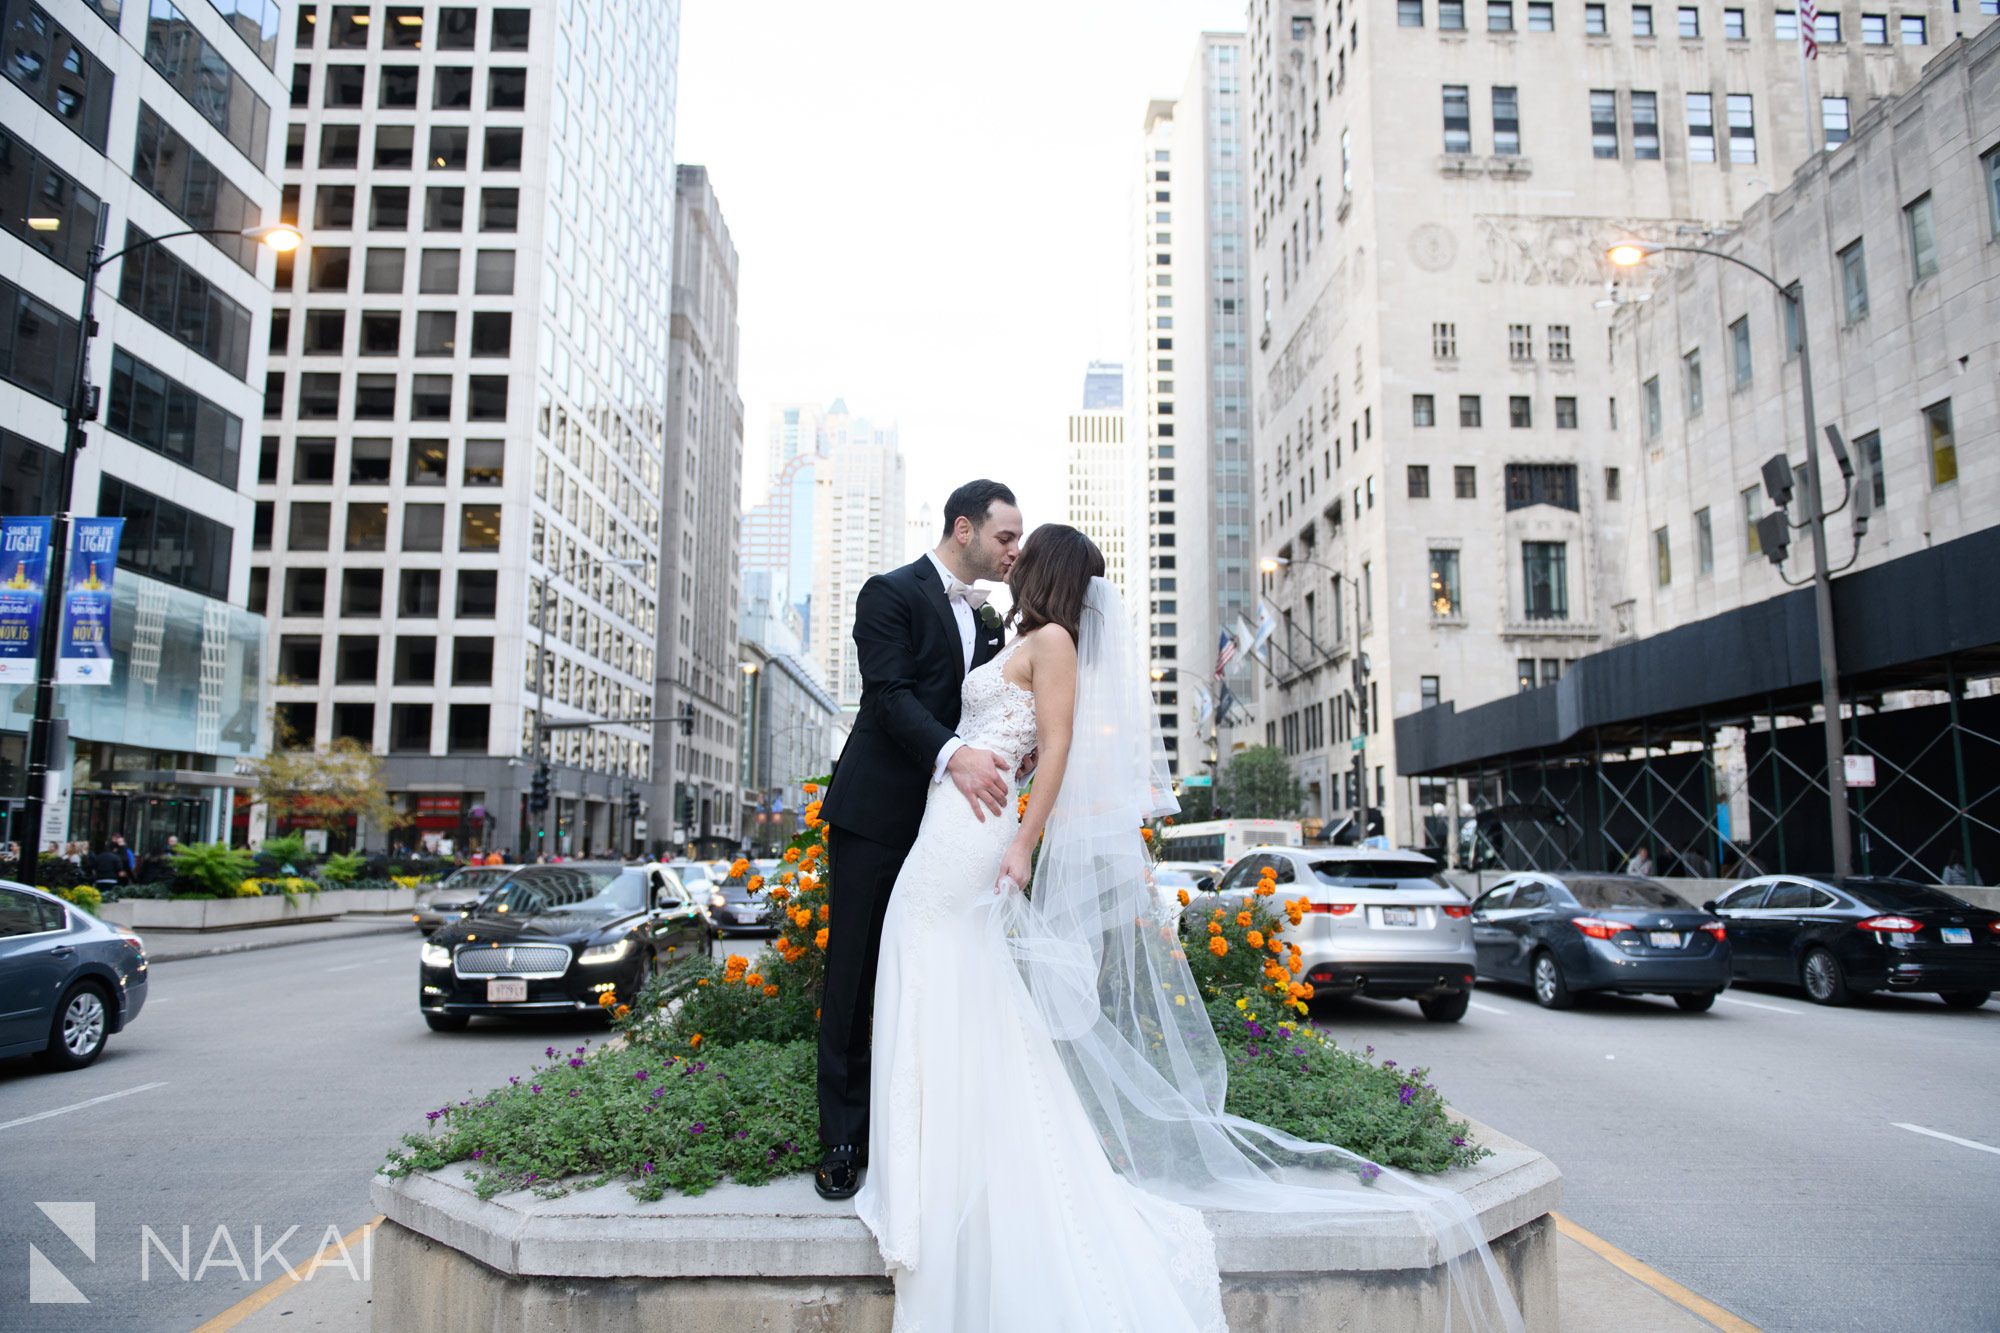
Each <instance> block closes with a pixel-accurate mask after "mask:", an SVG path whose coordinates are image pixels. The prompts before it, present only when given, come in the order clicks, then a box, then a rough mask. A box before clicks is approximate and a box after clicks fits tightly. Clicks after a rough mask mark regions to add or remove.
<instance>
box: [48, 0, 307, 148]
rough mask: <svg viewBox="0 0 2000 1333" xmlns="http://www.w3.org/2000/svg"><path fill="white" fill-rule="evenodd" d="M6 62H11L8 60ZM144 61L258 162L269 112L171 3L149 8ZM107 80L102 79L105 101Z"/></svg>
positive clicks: (159, 0)
mask: <svg viewBox="0 0 2000 1333" xmlns="http://www.w3.org/2000/svg"><path fill="white" fill-rule="evenodd" d="M10 44H11V39H10ZM10 56H11V53H10ZM8 63H9V64H10V65H11V64H13V61H12V59H11V58H10V60H9V62H8ZM91 63H92V64H95V63H96V62H95V61H92V62H91ZM146 63H147V64H149V65H151V66H152V67H153V68H154V69H155V70H156V71H158V73H159V75H160V77H161V78H163V79H165V80H166V82H167V86H168V87H170V88H172V89H173V90H174V91H175V92H177V93H179V94H180V95H181V96H182V97H185V98H186V99H187V100H188V103H189V105H191V106H193V107H194V109H195V111H196V112H197V113H198V114H199V115H200V116H201V117H202V118H203V119H204V120H206V121H208V122H209V124H211V125H213V126H214V127H215V128H216V129H217V130H218V131H219V132H220V133H221V135H222V137H223V138H225V139H227V140H228V141H229V142H230V143H232V144H234V145H235V146H236V147H237V148H238V149H239V150H240V151H241V152H242V154H243V156H244V157H246V158H248V159H249V160H250V161H252V162H254V163H258V164H260V165H261V164H262V163H263V161H264V150H265V146H266V144H267V142H268V140H269V138H270V131H271V108H270V107H269V106H268V105H266V104H265V102H264V99H263V98H261V97H259V96H257V94H256V93H254V92H252V91H251V89H250V83H249V81H248V80H247V79H245V78H244V77H243V76H242V75H241V74H238V73H237V72H236V70H235V68H234V67H233V66H231V65H230V63H229V57H228V56H226V55H224V54H223V53H222V52H221V51H218V50H216V49H215V47H214V46H212V45H210V44H209V41H208V39H207V38H206V37H203V36H202V35H201V32H200V30H199V29H197V28H196V27H195V26H194V25H193V24H192V23H190V22H188V20H187V18H186V17H185V16H184V15H183V14H182V13H181V12H180V10H178V9H176V8H175V7H174V6H173V4H172V3H171V0H154V3H153V4H152V7H151V12H150V14H149V16H148V18H147V21H146ZM98 68H99V69H102V66H98ZM110 82H111V81H110V79H109V77H108V76H107V77H106V78H105V80H104V83H105V93H106V96H107V98H108V96H109V93H110Z"/></svg>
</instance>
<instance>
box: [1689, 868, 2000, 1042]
mask: <svg viewBox="0 0 2000 1333" xmlns="http://www.w3.org/2000/svg"><path fill="white" fill-rule="evenodd" d="M1708 906H1709V908H1710V909H1711V910H1713V911H1714V912H1715V913H1716V915H1718V916H1720V917H1721V918H1722V919H1723V920H1724V921H1726V922H1728V923H1729V937H1730V939H1731V940H1732V941H1733V942H1734V943H1735V946H1736V976H1737V979H1738V980H1741V981H1764V982H1774V983H1777V984H1779V985H1786V986H1802V987H1804V988H1805V992H1806V998H1808V999H1810V1000H1812V1001H1813V1002H1814V1003H1816V1004H1845V1003H1847V1001H1848V1000H1849V999H1851V998H1853V997H1854V996H1855V995H1857V994H1861V993H1864V992H1867V991H1876V990H1888V991H1931V992H1934V993H1935V994H1936V995H1937V997H1938V998H1939V999H1941V1000H1943V1001H1944V1002H1945V1004H1946V1005H1947V1006H1949V1007H1950V1008H1953V1009H1977V1008H1978V1007H1979V1006H1981V1005H1983V1004H1985V1003H1986V1001H1987V1000H1988V999H1989V998H1991V996H1992V994H1993V992H1994V991H1995V990H1996V989H2000V912H1991V911H1988V910H1986V909H1985V908H1981V907H1974V906H1973V905H1972V904H1970V903H1968V902H1965V901H1963V900H1961V899H1958V898H1954V897H1952V895H1950V894H1949V893H1946V892H1945V891H1944V890H1942V889H1937V888H1932V887H1931V886H1930V885H1927V884H1917V883H1914V882H1912V881H1910V880H1903V879H1887V878H1881V877H1872V876H1865V875H1852V876H1849V877H1847V878H1845V879H1834V878H1831V877H1821V876H1809V875H1760V876H1758V877H1757V878H1755V879H1751V880H1745V881H1744V882H1743V883H1741V884H1738V885H1737V886H1736V887H1735V888H1733V889H1731V890H1729V892H1727V893H1725V894H1723V895H1722V897H1721V898H1720V899H1719V900H1718V901H1716V902H1712V903H1710V904H1708Z"/></svg>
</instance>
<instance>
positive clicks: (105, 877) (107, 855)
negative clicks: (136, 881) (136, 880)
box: [90, 843, 131, 893]
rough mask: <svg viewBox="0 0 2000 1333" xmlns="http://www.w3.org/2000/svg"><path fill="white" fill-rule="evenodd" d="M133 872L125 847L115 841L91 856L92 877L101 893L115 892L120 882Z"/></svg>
mask: <svg viewBox="0 0 2000 1333" xmlns="http://www.w3.org/2000/svg"><path fill="white" fill-rule="evenodd" d="M130 873H131V871H130V869H129V868H128V867H127V866H126V864H125V856H124V852H123V849H122V848H120V847H119V846H117V844H116V843H113V844H112V845H110V846H107V847H105V848H104V849H103V850H102V851H100V852H98V853H97V854H96V855H95V856H93V857H91V858H90V877H91V879H92V880H93V881H94V882H95V883H96V885H97V891H98V892H99V893H115V892H116V891H117V889H118V885H119V883H120V882H121V881H122V880H124V879H125V877H126V876H128V875H129V874H130Z"/></svg>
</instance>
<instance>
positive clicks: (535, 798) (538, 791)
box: [528, 764, 549, 815]
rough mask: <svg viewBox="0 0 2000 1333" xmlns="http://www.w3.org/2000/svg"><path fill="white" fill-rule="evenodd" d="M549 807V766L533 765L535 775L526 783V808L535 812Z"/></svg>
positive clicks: (537, 812)
mask: <svg viewBox="0 0 2000 1333" xmlns="http://www.w3.org/2000/svg"><path fill="white" fill-rule="evenodd" d="M548 808H549V766H548V765H547V764H536V765H535V776H534V777H533V779H531V780H530V782H529V783H528V809H530V810H532V811H533V812H534V813H536V814H538V815H539V814H540V813H542V811H544V810H546V809H548Z"/></svg>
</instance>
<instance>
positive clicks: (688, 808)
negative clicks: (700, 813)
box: [680, 787, 694, 828]
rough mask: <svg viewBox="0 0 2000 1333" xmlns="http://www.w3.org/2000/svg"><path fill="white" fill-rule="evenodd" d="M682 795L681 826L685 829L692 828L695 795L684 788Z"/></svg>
mask: <svg viewBox="0 0 2000 1333" xmlns="http://www.w3.org/2000/svg"><path fill="white" fill-rule="evenodd" d="M680 795H681V804H680V820H681V826H682V827H683V828H688V827H692V826H693V824H694V793H693V792H691V791H689V790H688V789H687V788H685V787H683V788H681V793H680Z"/></svg>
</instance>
